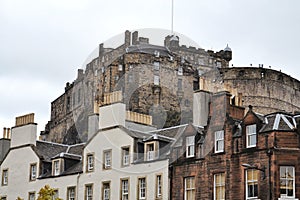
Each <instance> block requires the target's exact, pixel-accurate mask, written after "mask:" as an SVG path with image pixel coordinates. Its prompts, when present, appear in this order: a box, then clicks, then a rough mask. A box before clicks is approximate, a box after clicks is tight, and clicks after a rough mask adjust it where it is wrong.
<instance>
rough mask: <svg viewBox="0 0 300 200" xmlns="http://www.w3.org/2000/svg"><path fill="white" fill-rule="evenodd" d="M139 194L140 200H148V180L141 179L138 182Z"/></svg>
mask: <svg viewBox="0 0 300 200" xmlns="http://www.w3.org/2000/svg"><path fill="white" fill-rule="evenodd" d="M138 184H139V185H138V187H139V188H138V192H139V200H141V199H146V196H147V181H146V178H145V177H143V178H139V182H138Z"/></svg>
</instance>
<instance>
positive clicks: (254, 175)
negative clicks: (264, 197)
mask: <svg viewBox="0 0 300 200" xmlns="http://www.w3.org/2000/svg"><path fill="white" fill-rule="evenodd" d="M257 196H258V171H257V170H255V169H248V170H246V198H247V200H248V199H253V198H257Z"/></svg>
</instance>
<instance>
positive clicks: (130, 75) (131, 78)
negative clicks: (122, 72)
mask: <svg viewBox="0 0 300 200" xmlns="http://www.w3.org/2000/svg"><path fill="white" fill-rule="evenodd" d="M128 82H129V83H132V82H133V75H132V74H128Z"/></svg>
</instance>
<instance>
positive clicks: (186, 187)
mask: <svg viewBox="0 0 300 200" xmlns="http://www.w3.org/2000/svg"><path fill="white" fill-rule="evenodd" d="M188 181H192V183H193V185H194V186H193V187H189V188H188V184H187V182H188ZM190 185H191V183H190ZM188 192H192V193H194V197H196V187H195V177H186V178H184V200H195V198H194V199H188V195H187V194H188Z"/></svg>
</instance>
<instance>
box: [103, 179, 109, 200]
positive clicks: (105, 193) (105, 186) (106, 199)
mask: <svg viewBox="0 0 300 200" xmlns="http://www.w3.org/2000/svg"><path fill="white" fill-rule="evenodd" d="M102 199H103V200H109V199H110V185H109V182H104V183H102Z"/></svg>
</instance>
